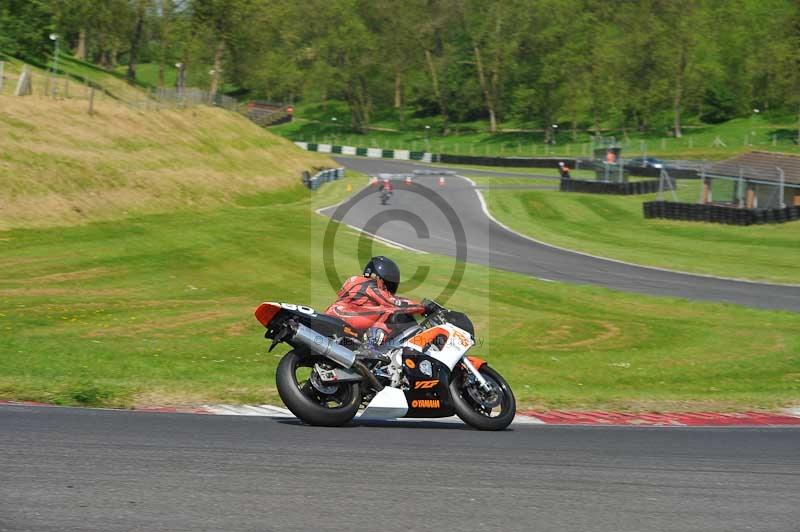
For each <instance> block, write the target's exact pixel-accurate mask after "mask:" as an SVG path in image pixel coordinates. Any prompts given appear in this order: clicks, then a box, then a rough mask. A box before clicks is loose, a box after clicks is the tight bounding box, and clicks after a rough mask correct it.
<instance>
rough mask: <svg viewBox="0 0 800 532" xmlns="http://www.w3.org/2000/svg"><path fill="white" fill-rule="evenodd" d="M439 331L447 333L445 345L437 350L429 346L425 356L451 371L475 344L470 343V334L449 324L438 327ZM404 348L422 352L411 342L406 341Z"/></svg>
mask: <svg viewBox="0 0 800 532" xmlns="http://www.w3.org/2000/svg"><path fill="white" fill-rule="evenodd" d="M437 327H438V328H439V329H445V330H446V331H447V332H448V338H447V343H446V344H445V345H444V347H443V348H442V349H441V350H439V349H437V348H436V347H435V346H431V347H430V348H429V349H428V351H427V353H426V354H427V355H428V356H430V357H432V358H435V359H436V360H438V361H439V362H442V363H443V364H445V365H446V366H447V367H448V368H450V369H451V370H452V369H453V368H454V367H455V366H456V364H458V363H459V362H460V361H461V358H462V357H464V355H466V353H467V351H469V350H470V348H471V347H472V346H473V345H475V342H474V341H472V337H471V336H470V334H469V333H468V332H467V331H465V330H464V329H460V328H458V327H456V326H455V325H453V324H451V323H445V324H444V325H438V326H437ZM403 346H404V347H409V348H411V349H414V350H416V351H420V352H421V351H422V350H421V349H420V347H418V346H416V345H414V344H413V343H411V340H409V341H407V342H406V343H405V344H403Z"/></svg>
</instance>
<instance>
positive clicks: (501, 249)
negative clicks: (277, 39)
mask: <svg viewBox="0 0 800 532" xmlns="http://www.w3.org/2000/svg"><path fill="white" fill-rule="evenodd" d="M336 160H337V161H338V162H339V163H340V164H342V165H345V166H347V167H348V168H352V169H354V170H357V171H359V172H363V173H365V174H370V175H377V174H380V173H411V172H413V171H414V170H425V169H432V168H435V167H431V166H426V165H423V164H417V163H413V162H403V161H392V160H381V159H359V158H350V157H337V158H336ZM438 169H442V168H441V167H439V168H438ZM463 172H464V173H467V174H468V173H470V172H471V171H470V170H464V171H463ZM483 174H484V175H497V176H508V175H509V174H504V173H503V172H491V171H487V172H483ZM514 177H520V176H516V175H515V176H514ZM438 179H439V178H438V177H437V176H417V177H415V178H414V181H415V182H416V183H417V186H416V187H413V188H414V190H424V192H423V193H419V192H415V191H412V190H411V189H410V188H409V187H406V185H405V184H404V183H403V182H398V183H396V184H395V193H394V196H393V197H392V200H391V203H390V205H389V206H381V205H379V202H378V197H377V191H376V192H375V193H374V195H369V196H367V197H365V198H363V199H361V200H358V199H356V198H357V196H358V195H355V196H353V197H351V198H350V199H349V200H348V201H346V202H345V203H343V204H341V205H339V206H338V207H331V208H327V209H323V210H322V211H321V212H322V213H323V214H325V215H327V216H330V217H333V218H335V219H337V220H340V221H343V222H344V223H346V224H349V225H351V226H353V227H356V228H359V229H365V228H366V229H368V230H369V229H372V231H370V232H371V233H374V234H376V235H377V236H379V237H382V238H384V239H387V240H389V241H392V242H396V243H399V244H402V245H405V246H408V247H411V248H414V249H418V250H422V251H426V252H432V253H438V254H444V255H450V256H456V252H457V245H456V240H457V239H456V238H454V234H455V231H454V230H453V229H452V224H451V223H450V222H451V221H450V220H448V219H447V217H446V216H445V214H444V213H443V211H442V209H440V208H439V207H438V206H436V205H434V204H433V203H432V202H431V201H430V198H432V197H439V198H441V199H442V200H443V201H444V202H445V203H446V204H447V205H450V206H451V207H452V208H453V210H454V212H455V213H456V214H457V218H458V223H460V225H461V226H463V228H464V233H465V235H466V248H467V256H466V259H467V261H469V262H475V263H479V264H483V265H487V266H491V267H493V268H499V269H503V270H508V271H513V272H517V273H522V274H526V275H530V276H533V277H537V278H540V279H545V280H550V281H563V282H568V283H576V284H592V285H600V286H604V287H608V288H612V289H615V290H622V291H626V292H635V293H641V294H648V295H655V296H674V297H681V298H687V299H694V300H706V301H717V302H728V303H734V304H738V305H744V306H749V307H757V308H768V309H783V310H791V311H795V312H797V311H800V286H785V285H774V284H766V283H763V284H762V283H753V282H746V281H736V280H727V279H719V278H714V277H703V276H698V275H691V274H685V273H680V272H670V271H665V270H659V269H655V268H646V267H641V266H636V265H632V264H624V263H620V262H615V261H610V260H605V259H602V258H597V257H591V256H588V255H583V254H580V253H575V252H572V251H569V250H563V249H558V248H555V247H552V246H548V245H546V244H543V243H537V242H535V241H532V240H530V239H528V238H525V237H523V236H521V235H519V234H517V233H514V232H513V231H510V230H508V229H506V228H504V227H503V226H501V225H499V224H497V223H495V222H494V221H492V220H491V219H490V218H488V217H487V216H486V214H485V213H484V211H483V208H482V205H481V202H480V199H479V196H478V194H477V192H476V190H475V187H474V186H473V185H472V184H471V183H470V182H469V181H468V180H466V179H464V178H462V177H457V176H447V177H446V179H445V181H446V184H445V186H438ZM533 179H536V178H535V177H533V178H532V180H533ZM542 186H544V182H542V183H540V184H538V185H537V184H534V185H532V186H531V187H530V188H540V187H542ZM423 187H424V188H423ZM499 187H503V185H500V186H499ZM523 187H525V185H523ZM478 188H486V187H478ZM393 217H394V218H393ZM415 220H416V222H415ZM420 221H421V222H423V223H424V226H425V228H426V229H424V230H422V231H421V232H419V233H418V232H417V231H416V229H415V228H413V225H412V224H413V223H419V222H420ZM709 260H712V261H713V257H709Z"/></svg>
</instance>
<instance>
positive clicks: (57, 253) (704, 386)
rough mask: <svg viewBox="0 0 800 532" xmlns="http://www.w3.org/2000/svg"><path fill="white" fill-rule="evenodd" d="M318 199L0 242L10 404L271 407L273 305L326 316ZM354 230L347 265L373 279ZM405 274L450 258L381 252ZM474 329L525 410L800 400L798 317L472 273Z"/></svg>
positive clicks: (281, 199)
mask: <svg viewBox="0 0 800 532" xmlns="http://www.w3.org/2000/svg"><path fill="white" fill-rule="evenodd" d="M359 183H361V180H360V179H357V178H350V179H347V180H345V181H343V182H337V183H329V184H326V185H324V186H323V187H322V188H321V189H320V190H319V191H318V192H317V193H315V194H314V195H312V194H311V193H309V192H308V191H306V190H304V189H301V188H299V187H297V188H283V189H280V190H275V191H272V192H270V191H266V192H263V193H261V194H259V195H256V196H252V197H247V198H244V197H243V198H241V201H239V202H237V203H231V204H225V205H221V206H217V207H215V208H213V209H202V210H201V209H183V210H178V211H174V212H170V213H162V214H148V215H135V216H129V217H127V218H124V219H120V220H116V221H113V222H93V223H87V224H84V225H80V226H72V227H59V228H38V229H15V230H10V231H5V232H2V233H0V267H1V268H2V269H3V271H4V272H5V274H4V275H3V276H2V278H0V397H2V398H5V399H27V400H37V401H46V402H52V403H58V404H88V405H102V406H119V407H129V406H132V405H146V404H198V403H205V402H258V403H261V402H274V401H276V400H277V396H276V393H275V390H274V371H275V367H276V365H277V362H278V359H279V357H280V355H281V353H282V350H280V349H279V350H276V352H273V353H267V343H266V342H265V341H264V340H263V338H262V333H263V329H262V328H261V326H260V325H259V324H258V323H257V322H256V321H255V320H254V319H253V317H252V310H253V309H254V307H255V306H256V305H257V304H258V303H259V302H261V301H263V300H274V299H277V300H284V301H292V302H298V303H309V304H311V305H312V306H315V307H318V308H319V307H324V306H325V305H326V304H327V303H328V302H329V301H330V300H331V299H332V298H333V296H334V293H333V290H332V289H329V290H327V291H319V290H315V289H313V287H312V283H311V282H310V281H309V278H310V277H311V276H312V271H313V270H314V268H315V267H316V266H315V265H314V264H312V262H313V261H314V260H315V257H316V256H317V253H318V250H317V249H315V247H314V245H313V242H314V235H315V234H320V233H321V232H323V231H324V228H325V227H326V223H327V221H326V219H324V218H322V217H320V216H318V215H316V214H313V209H315V208H318V207H320V206H322V205H323V204H327V203H333V202H335V201H337V200H339V199H341V198H343V197H344V196H346V195H347V191H346V187H347V185H348V184H356V185H358V184H359ZM357 240H358V239H357V236H356V235H354V234H352V233H351V232H349V231H343V232H342V234H341V235H340V236H339V238H338V239H337V240H336V243H335V247H334V258H335V260H336V263H337V266H338V268H339V271H340V272H341V273H343V274H344V273H349V272H356V271H358V270H359V267H360V265H359V264H358V259H357V258H356V257H357V254H356V253H355V252H354V251H353V250H354V249H355V248H356V247H357ZM375 251H376V252H382V253H385V254H390V255H391V256H393V257H396V258H397V260H398V262H399V263H400V265H401V267H402V268H403V269H404V271H406V272H409V271H413V270H414V269H415V268H416V267H417V266H418V265H420V264H425V265H428V266H429V267H430V268H431V275H430V276H429V279H428V280H427V281H426V282H425V284H424V285H423V286H421V287H420V288H418V289H416V290H415V291H414V292H413V293H411V294H410V295H412V296H414V297H417V298H421V297H424V296H429V295H431V294H433V293H436V292H437V291H438V290H439V289H440V288H441V287H442V286H443V285H444V284H445V283H446V282H447V279H448V277H449V275H448V274H449V272H450V271H451V269H452V261H450V260H449V259H447V258H444V257H438V256H434V255H417V254H413V253H407V252H403V251H398V250H394V249H388V248H384V247H382V246H380V245H376V246H375ZM449 305H450V306H452V307H454V308H459V309H462V310H464V311H465V312H467V313H468V314H470V315H471V317H472V318H473V319H474V321H475V324H476V328H477V331H478V336H479V342H480V345H479V347H478V348H476V349H475V353H476V354H477V355H479V356H484V357H486V358H487V359H488V360H489V361H490V363H491V364H492V365H494V366H496V367H497V368H498V369H499V370H500V371H501V372H502V373H503V374H504V375H505V376H506V377H507V378H508V379H509V381H510V382H511V384H512V386H513V387H514V390H515V392H516V393H517V396H518V398H519V400H520V403H521V404H522V405H524V406H531V407H541V408H553V407H564V408H565V407H570V408H600V407H604V408H621V409H634V410H636V409H669V410H675V409H706V408H719V409H744V408H773V407H777V406H782V405H787V404H792V403H797V402H798V400H800V334H798V331H800V314H796V313H789V312H772V311H761V310H752V309H745V308H740V307H737V306H732V305H722V304H708V303H693V302H687V301H682V300H677V299H669V298H652V297H643V296H638V295H632V294H624V293H619V292H613V291H610V290H606V289H601V288H594V287H576V286H570V285H564V284H558V283H545V282H538V281H535V280H533V279H530V278H527V277H524V276H520V275H516V274H511V273H505V272H497V271H492V270H490V269H488V268H485V267H481V266H475V265H468V266H467V268H466V270H465V276H464V281H463V282H462V283H461V285H460V287H459V289H458V290H457V291H456V292H455V295H454V297H453V299H452V300H451V301H450V303H449Z"/></svg>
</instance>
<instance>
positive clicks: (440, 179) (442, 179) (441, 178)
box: [439, 177, 444, 187]
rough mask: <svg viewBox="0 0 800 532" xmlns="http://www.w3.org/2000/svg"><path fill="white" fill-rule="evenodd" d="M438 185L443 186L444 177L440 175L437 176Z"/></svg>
mask: <svg viewBox="0 0 800 532" xmlns="http://www.w3.org/2000/svg"><path fill="white" fill-rule="evenodd" d="M439 186H440V187H443V186H444V177H440V178H439Z"/></svg>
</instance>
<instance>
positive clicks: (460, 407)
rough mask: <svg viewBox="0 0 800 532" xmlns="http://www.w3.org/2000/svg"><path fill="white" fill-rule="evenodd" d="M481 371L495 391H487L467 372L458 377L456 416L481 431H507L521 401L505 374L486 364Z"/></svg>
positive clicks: (454, 393) (453, 391)
mask: <svg viewBox="0 0 800 532" xmlns="http://www.w3.org/2000/svg"><path fill="white" fill-rule="evenodd" d="M478 371H480V373H481V375H483V377H484V378H485V379H486V380H487V381H489V384H490V385H491V386H492V392H490V393H487V392H485V391H484V390H483V389H482V388H481V387H480V384H478V382H477V381H475V380H474V379H469V378H468V375H469V373H468V372H467V371H464V372H462V373H461V374H456V376H455V378H454V379H453V381H452V382H451V383H450V395H451V396H452V398H453V406H454V407H455V409H456V415H457V416H458V417H460V418H461V420H462V421H464V423H466V424H468V425H471V426H472V427H475V428H476V429H478V430H503V429H505V428H506V427H508V426H509V425H510V424H511V422H512V421H513V420H514V416H515V415H516V413H517V400H516V399H515V398H514V393H513V392H512V391H511V387H510V386H509V385H508V383H507V382H506V380H505V379H504V378H503V377H502V375H500V374H499V373H497V372H496V371H495V370H493V369H492V368H490V367H489V366H488V365H486V364H484V365H483V366H481V367H480V369H479V370H478ZM470 381H472V382H470Z"/></svg>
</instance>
